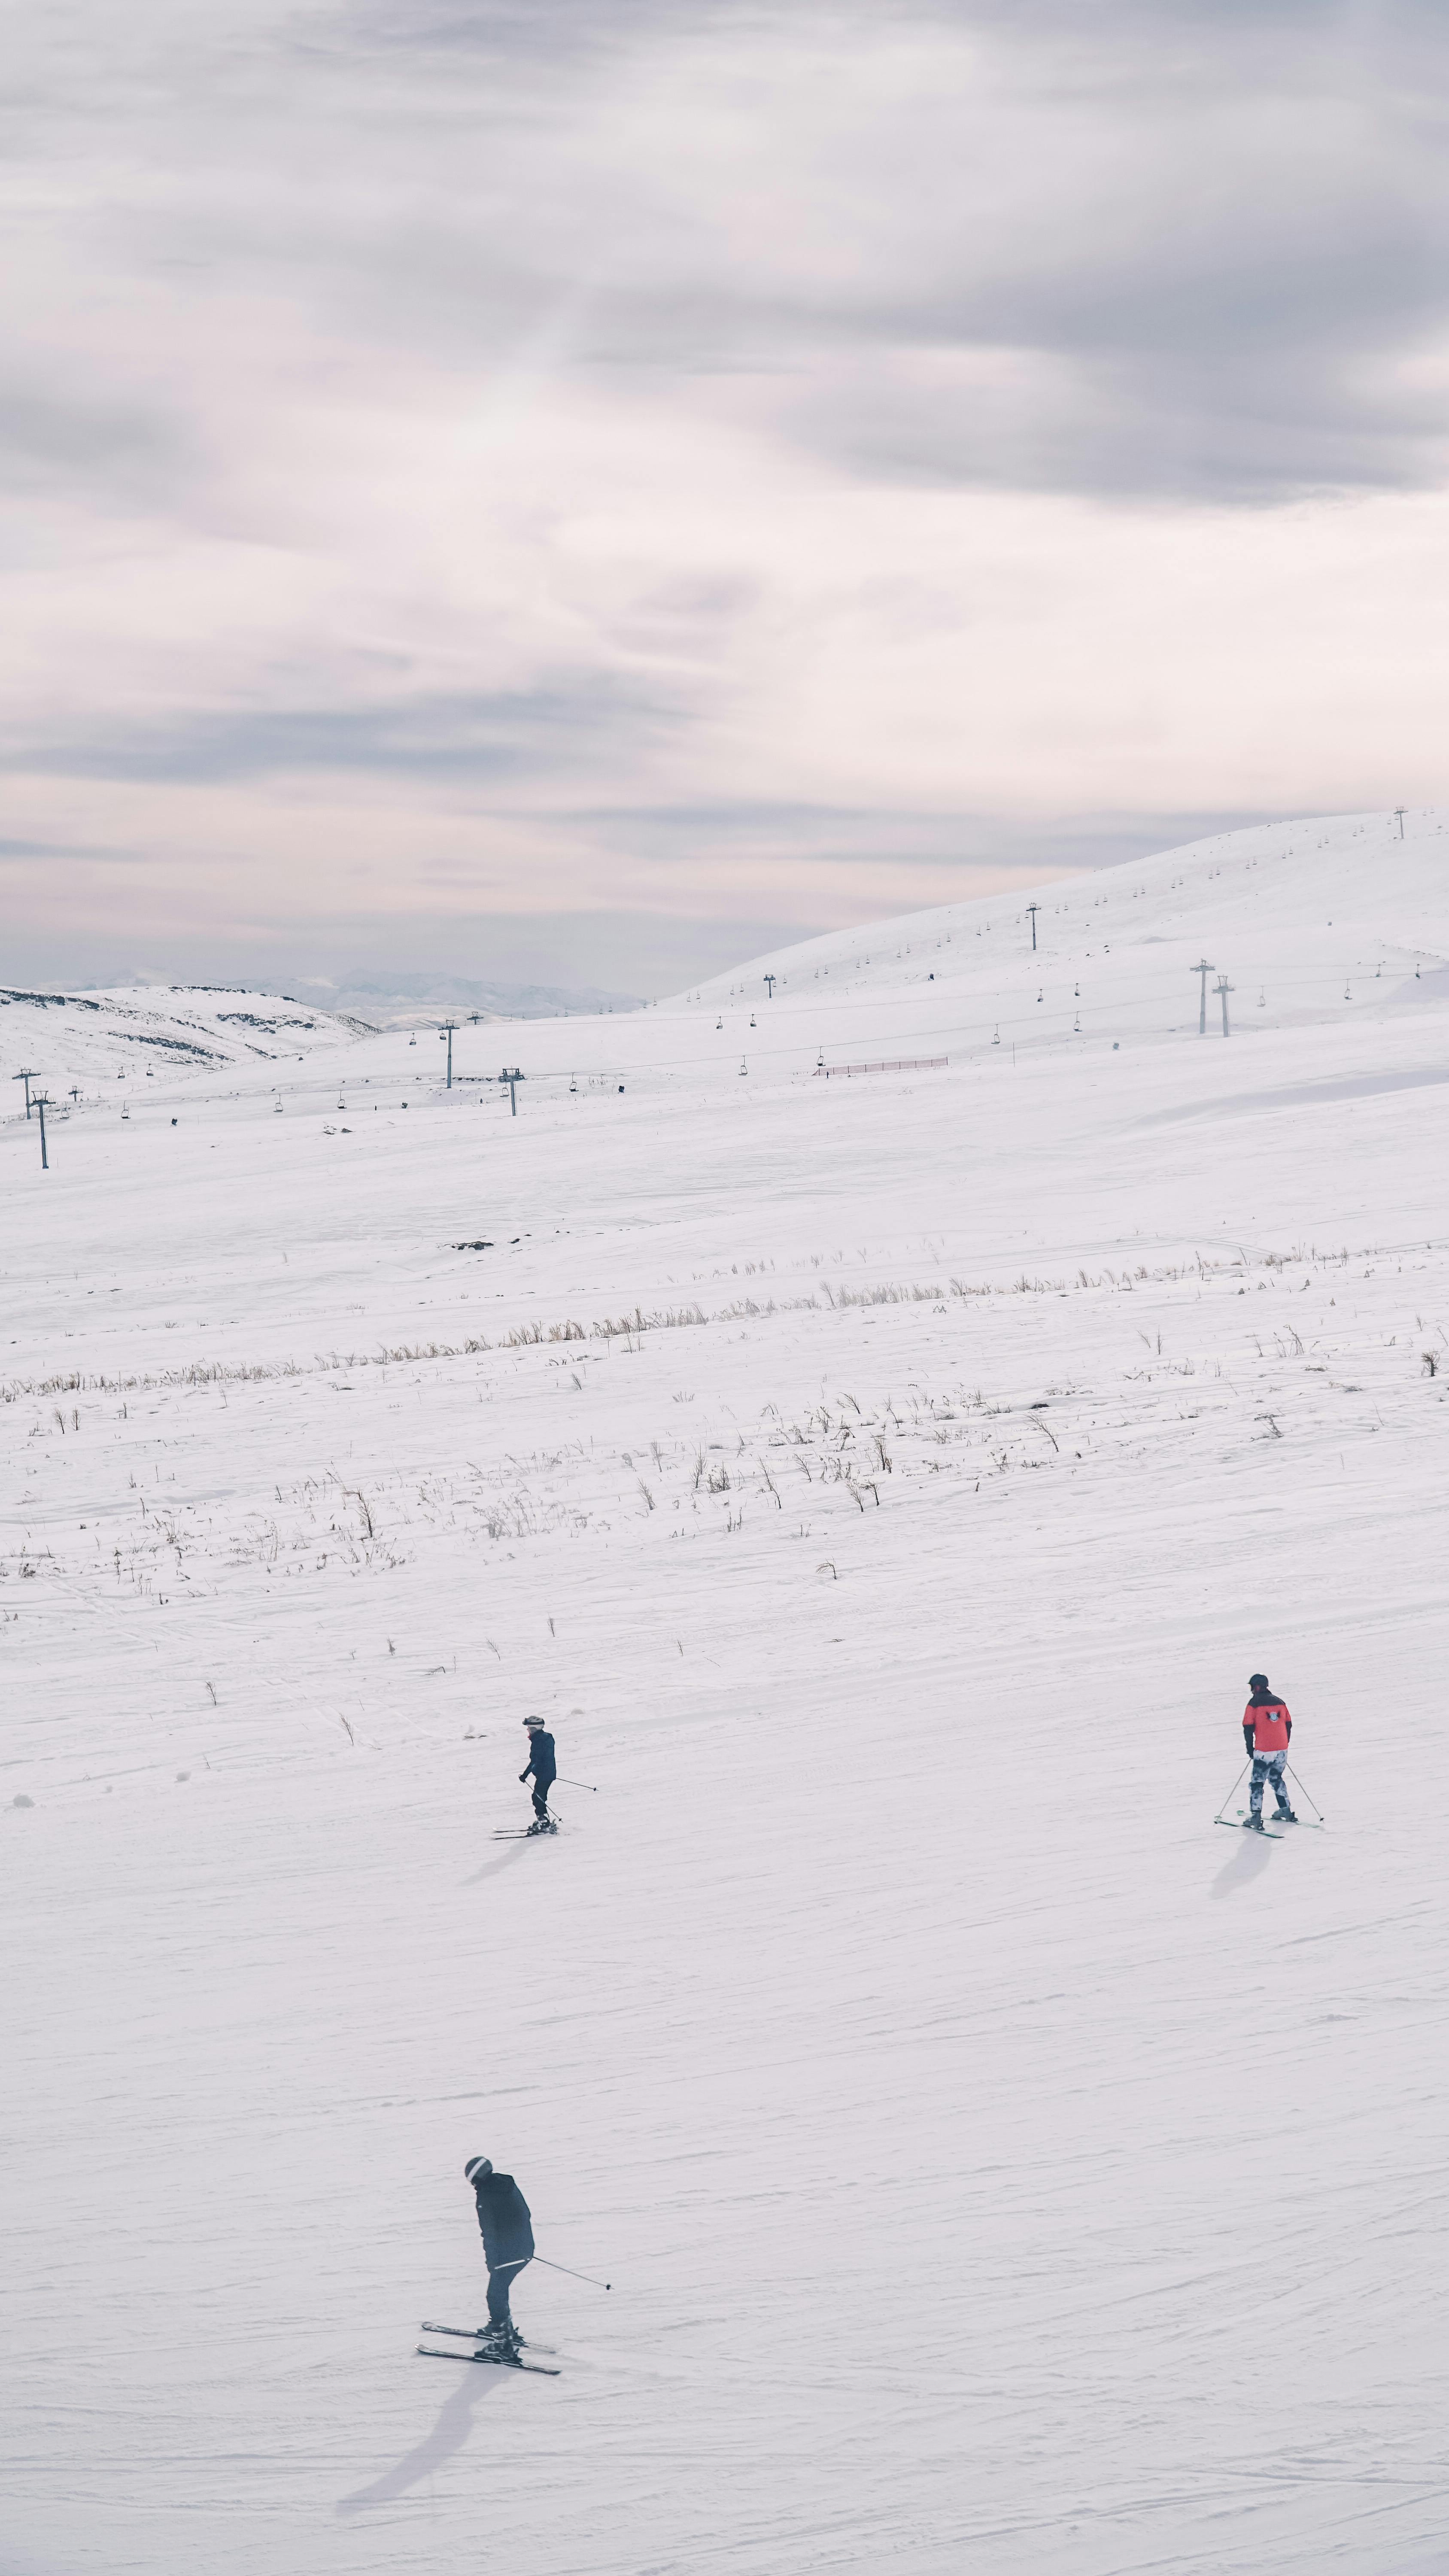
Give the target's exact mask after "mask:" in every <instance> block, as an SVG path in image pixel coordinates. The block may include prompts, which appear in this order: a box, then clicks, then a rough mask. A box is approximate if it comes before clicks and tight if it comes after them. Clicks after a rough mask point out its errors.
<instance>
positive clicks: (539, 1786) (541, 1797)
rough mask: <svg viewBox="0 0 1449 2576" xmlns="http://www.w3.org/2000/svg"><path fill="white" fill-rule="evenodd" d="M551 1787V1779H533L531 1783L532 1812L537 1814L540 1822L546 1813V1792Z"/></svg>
mask: <svg viewBox="0 0 1449 2576" xmlns="http://www.w3.org/2000/svg"><path fill="white" fill-rule="evenodd" d="M552 1787H553V1781H552V1780H551V1779H549V1780H535V1782H534V1784H533V1812H534V1814H535V1815H536V1816H537V1818H538V1820H539V1823H540V1824H542V1822H543V1819H544V1817H545V1816H546V1815H547V1814H548V1793H549V1791H550V1789H551V1788H552Z"/></svg>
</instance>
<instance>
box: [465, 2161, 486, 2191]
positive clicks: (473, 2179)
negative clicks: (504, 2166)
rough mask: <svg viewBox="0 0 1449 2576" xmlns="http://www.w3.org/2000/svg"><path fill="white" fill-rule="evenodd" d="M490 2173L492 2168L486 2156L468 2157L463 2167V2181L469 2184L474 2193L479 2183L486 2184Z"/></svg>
mask: <svg viewBox="0 0 1449 2576" xmlns="http://www.w3.org/2000/svg"><path fill="white" fill-rule="evenodd" d="M492 2171H493V2167H492V2165H491V2164H490V2163H489V2161H488V2158H487V2157H486V2156H470V2157H469V2158H468V2161H467V2163H466V2164H465V2166H464V2167H463V2180H464V2181H465V2182H470V2183H471V2184H472V2185H473V2188H474V2190H475V2191H476V2190H477V2188H478V2185H479V2183H480V2182H486V2181H487V2180H488V2177H489V2175H490V2174H491V2172H492Z"/></svg>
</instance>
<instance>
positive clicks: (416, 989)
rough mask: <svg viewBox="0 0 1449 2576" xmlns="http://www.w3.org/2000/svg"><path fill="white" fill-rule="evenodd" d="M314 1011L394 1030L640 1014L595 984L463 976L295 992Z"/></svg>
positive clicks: (629, 997) (397, 978) (309, 985)
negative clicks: (465, 1020)
mask: <svg viewBox="0 0 1449 2576" xmlns="http://www.w3.org/2000/svg"><path fill="white" fill-rule="evenodd" d="M296 989H298V990H299V991H301V992H302V993H304V994H306V995H307V997H308V998H309V1000H313V1001H315V1005H316V1008H317V1009H318V1010H323V1011H331V1012H343V1013H347V1012H351V1013H355V1014H356V1015H357V1016H358V1017H359V1018H361V1019H365V1020H371V1021H372V1022H373V1023H374V1024H375V1025H376V1026H377V1027H379V1028H395V1027H397V1026H398V1025H399V1023H406V1022H410V1021H413V1020H417V1019H423V1018H443V1017H445V1016H446V1015H448V1014H449V1013H451V1014H452V1015H453V1016H455V1017H461V1016H471V1015H472V1014H473V1013H474V1012H476V1013H477V1015H478V1017H479V1018H480V1019H484V1020H556V1019H561V1018H564V1017H570V1018H575V1019H577V1018H582V1017H584V1016H586V1015H589V1014H592V1013H595V1012H599V1011H636V1010H638V1009H639V1007H640V997H639V995H638V994H636V993H609V992H603V991H601V990H599V989H598V988H597V987H596V986H594V985H591V984H585V985H579V986H573V987H569V986H565V985H561V984H483V983H477V982H475V981H472V980H470V979H469V978H468V977H467V976H464V975H391V976H388V977H387V978H386V979H384V978H382V977H380V976H379V977H375V978H373V977H358V978H355V979H353V978H344V979H343V980H342V981H340V982H338V983H336V984H325V983H323V982H321V981H319V980H313V979H312V978H310V977H309V978H307V979H305V980H304V981H303V982H302V983H301V984H300V986H298V987H296Z"/></svg>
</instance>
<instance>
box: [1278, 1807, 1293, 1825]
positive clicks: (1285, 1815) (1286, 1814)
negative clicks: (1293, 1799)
mask: <svg viewBox="0 0 1449 2576" xmlns="http://www.w3.org/2000/svg"><path fill="white" fill-rule="evenodd" d="M1273 1822H1274V1824H1275V1825H1296V1824H1297V1822H1298V1815H1297V1810H1296V1809H1295V1808H1293V1807H1280V1808H1279V1809H1278V1812H1277V1814H1276V1815H1275V1816H1274V1818H1273Z"/></svg>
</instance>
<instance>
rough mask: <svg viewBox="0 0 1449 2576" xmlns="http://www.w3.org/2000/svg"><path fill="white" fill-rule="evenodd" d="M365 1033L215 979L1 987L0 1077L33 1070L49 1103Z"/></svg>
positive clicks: (328, 1015)
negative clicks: (99, 986)
mask: <svg viewBox="0 0 1449 2576" xmlns="http://www.w3.org/2000/svg"><path fill="white" fill-rule="evenodd" d="M370 1034H371V1032H370V1030H369V1029H368V1025H367V1023H366V1022H365V1021H363V1020H359V1019H357V1018H355V1017H349V1016H348V1015H347V1014H345V1013H338V1012H330V1011H314V1010H312V1009H311V1008H310V1007H309V1006H308V1005H307V1004H306V1003H302V1002H293V1001H291V1000H290V999H289V998H287V997H286V996H285V995H281V994H277V993H251V992H246V991H240V990H237V991H233V990H223V989H221V988H219V987H217V986H215V985H205V986H176V985H158V986H155V987H154V988H153V987H150V986H142V985H137V986H135V987H130V986H128V987H127V988H126V989H125V990H124V991H117V992H101V991H97V992H93V993H43V992H32V991H25V990H22V989H21V988H20V987H18V986H16V985H13V984H11V985H0V1080H4V1079H5V1078H6V1077H7V1076H9V1077H11V1078H12V1079H14V1078H16V1077H17V1076H18V1075H19V1072H20V1068H21V1067H22V1066H25V1067H27V1068H28V1069H29V1070H30V1071H32V1072H33V1073H34V1074H35V1076H36V1081H35V1082H34V1083H32V1085H31V1088H32V1090H35V1089H36V1088H38V1087H39V1085H40V1084H43V1085H44V1086H45V1088H46V1090H47V1091H48V1092H50V1093H51V1094H52V1095H53V1096H54V1098H55V1100H56V1101H57V1103H58V1104H59V1103H66V1104H69V1103H70V1101H71V1099H72V1097H73V1092H74V1093H79V1092H85V1091H90V1092H94V1091H95V1090H96V1089H97V1088H98V1087H99V1088H103V1089H104V1090H105V1091H106V1092H107V1093H108V1092H109V1087H110V1085H111V1084H112V1083H113V1082H116V1081H126V1080H131V1081H137V1080H141V1081H144V1080H147V1079H154V1078H155V1077H156V1076H157V1075H158V1074H160V1075H163V1076H164V1077H165V1078H166V1079H167V1080H168V1081H175V1080H176V1079H177V1077H178V1076H181V1075H184V1074H188V1073H212V1074H215V1073H218V1072H219V1071H220V1070H221V1069H222V1067H223V1066H226V1065H232V1064H236V1065H244V1066H245V1065H251V1066H254V1065H255V1064H256V1063H257V1062H258V1061H259V1060H260V1061H261V1062H264V1063H273V1062H277V1061H279V1060H280V1061H289V1062H294V1063H296V1062H301V1063H305V1062H306V1061H307V1059H308V1058H309V1056H312V1055H314V1054H316V1053H317V1051H318V1050H319V1049H321V1048H332V1047H337V1046H350V1045H351V1044H352V1043H353V1041H354V1040H355V1039H356V1038H357V1037H359V1036H365V1035H370ZM23 1092H24V1085H23V1083H21V1084H18V1085H17V1089H16V1090H15V1091H7V1092H6V1093H5V1094H4V1095H3V1098H4V1102H5V1107H6V1109H7V1110H8V1109H9V1107H10V1103H11V1102H12V1101H13V1100H15V1099H17V1098H22V1097H23ZM12 1114H13V1113H12ZM22 1114H23V1112H22Z"/></svg>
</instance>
